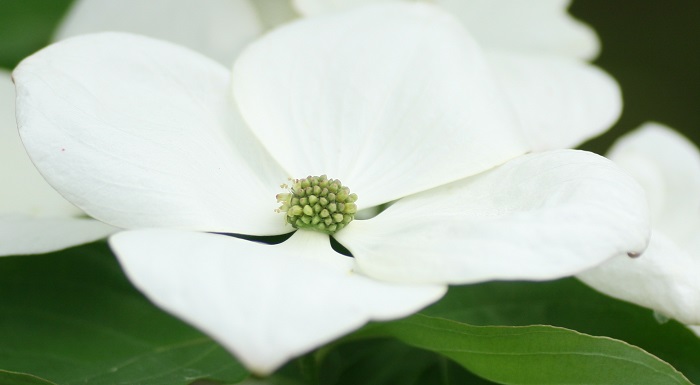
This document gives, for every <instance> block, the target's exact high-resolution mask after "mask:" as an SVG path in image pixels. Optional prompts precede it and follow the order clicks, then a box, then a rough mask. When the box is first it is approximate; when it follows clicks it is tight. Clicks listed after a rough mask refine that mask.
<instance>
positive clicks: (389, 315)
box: [110, 230, 445, 374]
mask: <svg viewBox="0 0 700 385" xmlns="http://www.w3.org/2000/svg"><path fill="white" fill-rule="evenodd" d="M110 243H111V244H112V247H113V249H114V251H115V253H116V254H117V256H118V258H119V260H120V262H121V263H122V266H123V267H124V270H125V271H126V273H127V275H128V276H129V278H130V279H131V280H132V282H133V283H134V284H135V285H136V286H137V287H138V288H139V289H140V290H142V291H143V292H144V293H145V294H146V295H147V296H148V297H149V298H150V299H151V300H152V301H153V302H155V303H156V304H157V305H159V306H161V307H163V308H164V309H166V310H167V311H169V312H172V313H173V314H175V315H177V316H179V317H181V318H183V319H184V320H186V321H188V322H190V323H192V324H193V325H195V326H197V327H199V328H201V329H202V330H203V331H205V332H206V333H208V334H209V335H211V336H212V337H213V338H215V339H216V340H217V341H218V342H220V343H221V344H222V345H223V346H225V347H226V348H228V349H229V350H230V351H231V352H233V353H234V354H235V355H236V356H237V357H238V358H239V359H240V360H241V361H242V362H243V363H244V364H245V365H246V366H247V367H248V368H249V369H251V370H252V371H254V372H256V373H258V374H268V373H270V372H272V371H274V370H275V369H276V368H278V367H279V366H281V365H282V364H284V363H285V362H286V361H287V360H289V359H291V358H293V357H295V356H298V355H301V354H303V353H305V352H307V351H310V350H312V349H314V348H316V347H319V346H321V345H323V344H325V343H327V342H330V341H332V340H333V339H335V338H338V337H340V336H342V335H343V334H346V333H348V332H350V331H352V330H354V329H357V328H359V327H360V326H362V325H363V324H365V323H366V322H368V321H369V320H388V319H394V318H399V317H403V316H406V315H408V314H411V313H413V312H415V311H418V310H419V309H421V308H422V307H424V306H426V305H428V304H430V303H432V302H434V301H436V300H437V299H439V298H440V297H441V296H442V295H443V294H444V292H445V287H443V286H439V285H438V286H427V285H420V286H419V285H410V286H409V285H395V284H394V285H392V284H388V283H382V282H379V281H374V280H371V279H368V278H366V277H363V276H361V275H358V274H355V273H353V272H352V265H353V260H352V258H348V257H344V256H341V255H340V254H337V253H335V252H334V251H333V250H332V249H331V248H330V244H329V239H328V236H325V235H323V234H320V233H313V232H308V231H298V232H297V233H295V235H294V236H292V238H291V239H289V240H287V241H285V242H284V243H282V244H280V245H274V246H271V245H263V244H259V243H253V242H248V241H244V240H241V239H237V238H231V237H226V236H222V235H214V234H204V233H193V232H179V231H171V230H138V231H128V232H123V233H119V234H117V235H115V236H113V237H112V238H111V239H110Z"/></svg>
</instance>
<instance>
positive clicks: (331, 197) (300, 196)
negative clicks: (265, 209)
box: [275, 175, 357, 235]
mask: <svg viewBox="0 0 700 385" xmlns="http://www.w3.org/2000/svg"><path fill="white" fill-rule="evenodd" d="M291 182H292V183H293V184H292V186H291V187H289V186H287V185H286V184H283V185H282V186H281V187H282V188H284V189H287V190H288V191H289V192H287V193H281V194H277V202H278V203H281V204H282V205H281V206H280V208H279V209H277V210H275V211H277V212H278V213H280V212H284V213H287V215H286V220H287V223H289V224H290V225H292V226H293V227H295V228H297V229H308V230H314V231H318V232H321V233H324V234H329V235H332V234H335V233H336V232H338V231H340V230H341V229H342V228H344V227H345V226H347V225H348V223H350V221H352V220H353V218H355V213H356V212H357V205H355V201H356V200H357V194H351V193H350V189H349V188H347V187H345V186H343V184H342V183H340V181H339V180H337V179H328V177H327V176H325V175H321V176H307V177H306V178H304V179H294V180H292V181H291Z"/></svg>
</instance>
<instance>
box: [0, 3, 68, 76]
mask: <svg viewBox="0 0 700 385" xmlns="http://www.w3.org/2000/svg"><path fill="white" fill-rule="evenodd" d="M71 2H72V0H50V1H46V0H2V1H0V67H4V68H8V69H11V68H14V67H15V66H16V65H17V63H19V61H20V60H22V59H23V58H25V57H27V56H28V55H31V54H32V53H34V52H36V51H37V50H39V49H40V48H43V47H44V46H46V45H47V44H49V41H50V40H51V36H52V35H53V33H54V30H55V29H56V27H57V26H58V23H59V22H60V21H61V18H62V17H63V14H64V13H65V12H66V10H67V9H68V7H69V5H70V4H71Z"/></svg>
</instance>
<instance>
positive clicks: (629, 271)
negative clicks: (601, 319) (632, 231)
mask: <svg viewBox="0 0 700 385" xmlns="http://www.w3.org/2000/svg"><path fill="white" fill-rule="evenodd" d="M697 230H698V231H697V234H700V228H698V229H697ZM698 276H700V242H696V245H695V247H693V248H689V249H685V250H684V249H680V248H679V247H678V245H676V243H675V242H673V241H672V240H670V239H669V238H668V237H666V236H665V235H664V234H662V233H661V232H658V231H655V232H654V233H653V234H652V237H651V242H650V243H649V248H648V249H647V250H646V251H645V252H644V253H643V254H642V255H641V256H640V257H638V258H629V257H628V256H627V255H620V256H617V257H615V258H613V259H611V260H610V261H608V262H606V263H604V264H602V265H600V266H598V267H596V268H594V269H591V270H588V271H586V272H583V273H582V274H579V275H578V276H577V277H578V278H579V279H580V280H582V281H583V282H585V283H586V284H588V285H590V286H591V287H593V288H595V289H596V290H599V291H601V292H603V293H605V294H608V295H610V296H612V297H615V298H618V299H622V300H625V301H629V302H633V303H635V304H638V305H641V306H645V307H648V308H651V309H654V310H656V311H658V312H660V313H661V314H664V315H665V316H667V317H670V318H674V319H676V320H678V321H680V322H683V323H686V324H696V325H700V280H698Z"/></svg>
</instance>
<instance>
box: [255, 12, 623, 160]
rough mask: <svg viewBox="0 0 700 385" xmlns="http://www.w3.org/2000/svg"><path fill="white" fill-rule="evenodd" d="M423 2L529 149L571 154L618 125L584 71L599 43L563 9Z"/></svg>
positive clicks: (605, 96) (595, 81) (610, 97)
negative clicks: (456, 29) (445, 16)
mask: <svg viewBox="0 0 700 385" xmlns="http://www.w3.org/2000/svg"><path fill="white" fill-rule="evenodd" d="M382 1H386V0H293V1H292V3H293V5H294V7H295V9H296V10H297V11H298V12H299V14H301V15H305V16H310V15H318V14H323V13H328V12H336V11H339V10H345V9H351V8H354V7H358V6H364V5H367V4H372V3H378V2H382ZM410 1H416V0H410ZM428 2H432V3H435V4H437V5H439V6H440V7H442V8H443V9H445V10H447V11H448V12H450V13H451V14H452V15H454V16H455V17H456V18H457V19H458V20H459V21H460V22H461V23H462V25H463V26H465V27H466V28H467V29H468V30H469V32H470V33H471V34H472V36H474V37H475V38H476V41H477V42H478V43H479V45H480V46H481V47H482V48H483V50H484V53H485V57H486V60H488V61H489V64H490V66H491V70H492V71H493V73H494V75H495V77H496V80H497V81H498V82H500V83H501V84H502V86H504V88H505V90H506V94H507V95H508V97H509V98H510V99H511V103H512V105H513V106H514V108H515V110H516V112H517V115H518V119H519V120H520V121H521V124H522V126H523V129H524V130H525V131H526V132H527V134H528V136H529V137H530V145H531V146H532V148H533V149H535V150H549V149H557V148H571V147H576V146H577V145H579V144H581V142H583V141H585V140H587V139H590V138H591V137H594V136H597V135H599V134H601V133H603V132H604V131H605V130H607V129H608V128H610V126H612V124H613V123H615V121H616V120H617V119H618V118H619V116H620V113H621V111H622V98H621V96H620V90H619V87H618V85H617V83H616V82H615V81H614V80H613V79H612V78H611V77H610V76H609V75H608V74H606V73H605V72H603V71H601V70H600V69H599V68H597V67H595V66H593V65H590V64H588V63H586V60H592V59H594V58H595V57H596V56H597V55H598V52H599V51H600V43H599V41H598V38H597V37H596V34H595V32H594V31H593V30H592V29H591V28H590V27H589V26H587V25H585V24H584V23H581V22H580V21H578V20H576V19H574V18H573V17H571V15H569V14H568V13H567V8H568V7H569V4H570V1H568V0H528V1H522V0H428ZM267 3H268V2H263V4H267ZM284 3H285V2H284V1H278V2H277V8H283V7H284ZM270 8H272V7H270V6H269V4H268V5H267V7H263V6H258V9H259V11H260V13H261V15H262V17H263V20H266V17H265V16H266V15H268V14H269V13H270ZM277 8H276V9H277ZM266 11H267V12H266ZM278 11H279V9H278ZM278 13H279V12H278ZM275 15H276V14H275Z"/></svg>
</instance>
